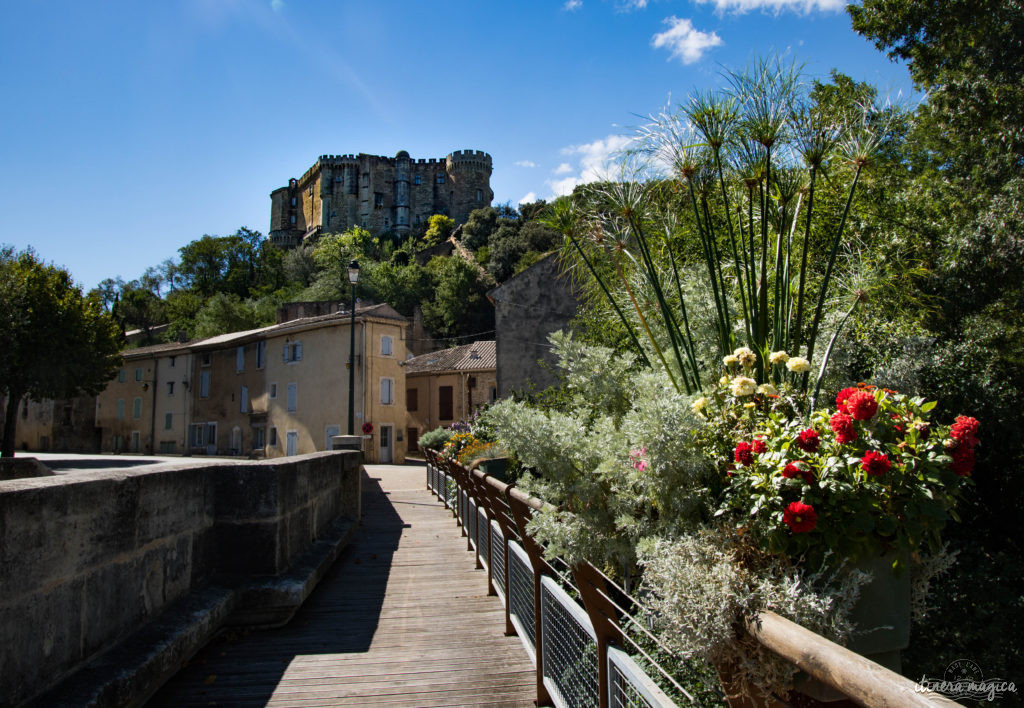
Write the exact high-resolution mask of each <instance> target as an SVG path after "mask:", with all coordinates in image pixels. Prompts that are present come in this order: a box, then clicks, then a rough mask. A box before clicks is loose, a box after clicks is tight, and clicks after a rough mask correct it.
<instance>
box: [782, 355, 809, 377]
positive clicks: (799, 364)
mask: <svg viewBox="0 0 1024 708" xmlns="http://www.w3.org/2000/svg"><path fill="white" fill-rule="evenodd" d="M786 368H787V369H789V370H790V371H793V372H795V373H797V374H802V373H804V372H805V371H810V370H811V362H809V361H807V360H806V359H804V358H803V357H802V356H791V357H789V361H787V362H786Z"/></svg>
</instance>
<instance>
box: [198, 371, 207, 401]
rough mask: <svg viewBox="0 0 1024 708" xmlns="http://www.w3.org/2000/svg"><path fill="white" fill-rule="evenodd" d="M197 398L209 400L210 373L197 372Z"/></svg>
mask: <svg viewBox="0 0 1024 708" xmlns="http://www.w3.org/2000/svg"><path fill="white" fill-rule="evenodd" d="M199 397H200V398H209V397H210V372H209V371H200V372H199Z"/></svg>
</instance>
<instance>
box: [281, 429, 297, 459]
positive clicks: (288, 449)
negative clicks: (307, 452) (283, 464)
mask: <svg viewBox="0 0 1024 708" xmlns="http://www.w3.org/2000/svg"><path fill="white" fill-rule="evenodd" d="M284 454H285V455H286V456H288V457H294V456H295V455H298V454H299V433H298V431H296V430H289V431H288V432H287V433H285V443H284Z"/></svg>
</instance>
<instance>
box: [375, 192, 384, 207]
mask: <svg viewBox="0 0 1024 708" xmlns="http://www.w3.org/2000/svg"><path fill="white" fill-rule="evenodd" d="M373 206H375V207H376V208H378V209H380V208H381V207H382V206H384V193H383V192H374V193H373Z"/></svg>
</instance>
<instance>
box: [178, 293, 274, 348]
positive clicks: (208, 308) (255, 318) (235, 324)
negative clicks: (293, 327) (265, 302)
mask: <svg viewBox="0 0 1024 708" xmlns="http://www.w3.org/2000/svg"><path fill="white" fill-rule="evenodd" d="M267 309H268V308H265V307H264V308H261V309H257V301H254V300H242V299H241V298H240V297H238V296H237V295H231V294H228V293H217V294H216V295H214V296H213V297H211V298H210V299H209V300H207V301H206V303H205V304H204V305H203V307H202V308H201V309H200V310H199V312H198V313H196V318H195V328H194V329H193V330H192V335H193V336H195V337H199V338H205V337H214V336H216V335H218V334H225V333H227V332H241V331H244V330H248V329H256V328H257V327H263V326H266V325H269V324H273V322H274V316H273V314H274V313H273V310H271V311H270V312H269V313H268V312H267ZM268 315H269V317H268Z"/></svg>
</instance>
